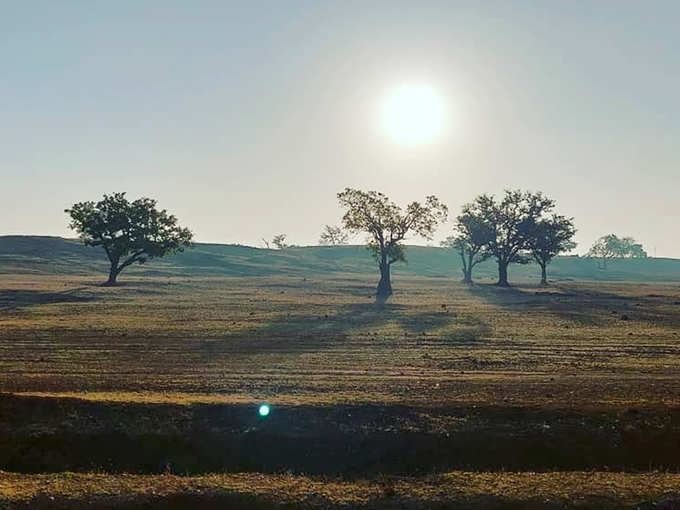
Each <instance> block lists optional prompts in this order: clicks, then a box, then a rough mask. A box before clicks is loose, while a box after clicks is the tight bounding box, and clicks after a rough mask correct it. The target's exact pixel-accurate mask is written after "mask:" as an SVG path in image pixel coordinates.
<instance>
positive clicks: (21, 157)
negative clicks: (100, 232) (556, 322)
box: [0, 0, 680, 257]
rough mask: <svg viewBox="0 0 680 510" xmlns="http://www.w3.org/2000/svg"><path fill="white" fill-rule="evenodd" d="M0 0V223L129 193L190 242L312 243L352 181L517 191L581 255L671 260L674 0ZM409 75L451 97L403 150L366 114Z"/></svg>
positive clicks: (461, 194)
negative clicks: (610, 242) (617, 246)
mask: <svg viewBox="0 0 680 510" xmlns="http://www.w3.org/2000/svg"><path fill="white" fill-rule="evenodd" d="M0 5H2V15H1V16H0V177H1V179H2V180H1V181H0V182H1V185H0V203H1V204H2V207H1V209H0V211H1V214H0V234H11V233H22V234H46V235H71V236H72V235H73V234H72V233H70V232H69V231H68V229H67V218H66V216H65V215H64V214H63V213H62V210H63V209H64V208H65V207H68V206H69V205H71V204H72V203H73V202H75V201H79V200H87V199H98V198H99V197H100V196H101V195H102V194H103V193H107V192H114V191H127V192H128V194H129V196H130V197H131V198H136V197H138V196H140V195H145V196H150V197H154V198H157V199H158V200H159V204H160V205H161V206H163V207H165V208H167V209H168V210H170V211H171V212H173V213H175V214H176V215H177V216H178V217H179V218H180V220H181V222H182V223H183V224H185V225H186V226H189V227H190V228H192V229H193V230H194V232H195V233H196V238H197V240H198V241H206V242H240V243H245V244H254V245H258V244H260V238H261V237H267V238H271V237H272V236H273V235H274V234H277V233H280V232H284V233H287V234H288V236H289V240H290V241H291V242H293V243H297V244H312V243H316V241H317V239H318V235H319V232H320V231H321V228H322V226H323V225H324V224H325V223H331V224H335V223H338V222H339V219H340V217H341V211H340V210H339V208H338V206H337V201H336V198H335V194H336V193H337V192H338V191H340V190H342V189H343V188H344V187H345V186H352V187H359V188H362V189H375V190H379V191H383V192H385V193H387V194H388V195H389V196H391V197H393V198H394V199H395V200H396V201H397V202H399V203H405V202H407V201H410V200H417V199H421V198H423V197H424V196H425V195H427V194H432V193H434V194H436V195H438V196H439V197H440V198H441V199H442V200H443V201H444V202H445V203H447V204H448V205H449V207H450V209H451V211H452V213H454V214H455V213H457V211H458V210H459V208H460V206H461V205H462V204H463V203H465V202H467V201H469V200H471V199H472V198H474V196H475V195H477V194H479V193H482V192H490V193H500V192H502V190H503V189H504V188H526V189H531V190H541V191H544V192H545V193H547V194H548V195H549V196H551V197H553V198H555V199H556V200H557V202H558V206H559V212H561V213H563V214H566V215H570V216H574V217H575V220H576V224H577V227H578V229H579V232H578V236H577V240H578V242H579V245H580V246H579V248H578V250H577V251H579V252H583V251H585V250H586V249H587V247H588V246H589V245H590V244H591V243H592V242H593V241H594V240H595V238H597V237H599V236H600V235H603V234H606V233H610V232H613V233H617V234H621V235H632V236H634V237H635V238H637V239H638V240H640V241H641V242H643V243H644V244H645V246H646V247H647V248H648V251H649V252H650V254H652V255H653V254H654V252H655V248H656V253H657V254H658V256H673V257H680V226H679V223H680V208H679V200H678V195H679V194H680V53H679V51H680V30H679V29H678V26H680V2H677V1H675V0H672V1H668V2H662V1H642V0H636V1H633V2H626V1H621V0H616V1H610V2H605V1H567V0H564V1H560V2H549V1H545V0H536V1H533V2H532V1H509V0H508V1H498V2H493V1H488V0H485V1H484V2H479V1H471V2H455V1H442V2H435V1H431V2H427V1H418V2H415V1H405V2H399V1H395V0H391V1H388V2H379V1H356V2H353V1H337V2H321V1H318V0H316V1H309V2H292V1H289V2H283V1H272V2H250V1H248V2H246V1H242V2H233V3H230V2H227V1H207V0H203V1H200V0H199V1H191V2H190V1H188V0H187V1H183V2H179V1H169V0H163V1H157V2H152V1H129V2H125V1H116V2H105V1H93V0H82V1H75V0H71V1H69V0H61V1H59V0H50V1H45V2H37V1H35V2H32V1H30V0H26V1H22V2H10V1H4V2H3V1H2V0H0ZM413 83H415V84H425V85H426V86H429V87H432V89H434V90H436V91H437V93H438V94H439V95H440V96H441V98H442V100H443V101H444V103H445V104H446V108H447V116H446V126H447V129H446V130H445V131H444V132H443V134H442V135H441V136H439V137H438V138H436V139H435V140H433V141H432V142H431V143H425V144H421V145H416V146H413V145H404V144H400V143H398V142H396V141H395V140H393V139H391V138H390V137H389V136H387V134H386V133H385V129H384V128H382V127H381V124H380V115H379V113H380V105H381V104H382V103H383V101H384V98H385V97H386V96H387V95H388V94H389V93H390V91H392V90H394V89H395V88H397V87H400V86H402V85H404V84H413ZM449 229H450V225H447V226H446V227H444V228H442V229H440V231H439V232H438V239H441V238H443V237H445V236H446V235H447V234H448V233H449V232H448V230H449Z"/></svg>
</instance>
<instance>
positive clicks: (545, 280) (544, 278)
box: [539, 264, 548, 285]
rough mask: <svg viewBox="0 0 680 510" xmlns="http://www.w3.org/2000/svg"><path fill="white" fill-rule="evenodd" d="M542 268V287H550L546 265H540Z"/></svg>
mask: <svg viewBox="0 0 680 510" xmlns="http://www.w3.org/2000/svg"><path fill="white" fill-rule="evenodd" d="M539 265H540V266H541V285H548V274H547V272H546V270H545V269H546V268H545V266H546V265H545V264H539Z"/></svg>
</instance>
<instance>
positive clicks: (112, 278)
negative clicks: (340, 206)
mask: <svg viewBox="0 0 680 510" xmlns="http://www.w3.org/2000/svg"><path fill="white" fill-rule="evenodd" d="M119 272H120V271H118V262H111V269H110V270H109V279H108V280H107V281H106V283H105V284H104V286H105V287H112V286H114V285H116V278H118V273H119Z"/></svg>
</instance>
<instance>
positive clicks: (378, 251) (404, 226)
mask: <svg viewBox="0 0 680 510" xmlns="http://www.w3.org/2000/svg"><path fill="white" fill-rule="evenodd" d="M338 200H339V201H340V205H341V206H342V207H343V208H345V209H346V212H345V215H344V216H343V217H342V222H343V225H344V226H345V228H346V229H347V230H349V231H350V232H357V233H358V232H366V233H368V235H369V241H368V249H369V250H370V251H371V253H372V254H373V256H374V257H375V259H376V261H377V263H378V269H379V270H380V281H379V283H378V288H377V290H376V298H377V299H378V301H382V302H384V301H385V300H386V299H387V298H389V296H390V295H391V294H392V282H391V279H390V266H391V265H392V264H394V263H395V262H399V261H405V260H406V257H405V255H404V246H403V245H402V244H401V242H402V241H403V240H404V239H405V238H406V235H407V234H409V233H415V234H417V235H419V236H421V237H424V238H426V239H432V234H433V233H434V230H435V228H436V227H437V225H438V224H439V223H440V222H443V221H446V217H447V214H448V208H447V207H446V206H445V205H444V204H442V203H441V202H440V201H439V199H438V198H437V197H435V196H428V197H426V199H425V203H424V204H421V203H420V202H411V203H410V204H409V205H408V206H407V207H406V209H405V210H402V209H401V208H400V207H399V206H398V205H396V204H395V203H394V202H391V201H390V200H389V198H387V197H386V196H385V195H383V194H382V193H379V192H377V191H360V190H357V189H352V188H345V190H344V191H343V192H341V193H338Z"/></svg>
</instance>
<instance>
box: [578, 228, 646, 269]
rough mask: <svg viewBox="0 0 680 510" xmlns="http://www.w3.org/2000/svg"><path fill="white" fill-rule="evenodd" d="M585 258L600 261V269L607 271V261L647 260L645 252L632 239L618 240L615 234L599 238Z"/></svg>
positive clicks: (640, 245)
mask: <svg viewBox="0 0 680 510" xmlns="http://www.w3.org/2000/svg"><path fill="white" fill-rule="evenodd" d="M586 257H592V258H597V259H600V260H601V262H598V265H599V267H600V269H607V261H608V260H610V259H614V258H647V252H646V251H645V250H644V248H643V247H642V244H640V243H638V242H636V241H635V239H633V238H632V237H623V238H620V237H618V236H617V235H615V234H607V235H606V236H602V237H600V238H599V239H598V240H597V241H595V244H593V246H591V248H590V250H588V253H587V254H586Z"/></svg>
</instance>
